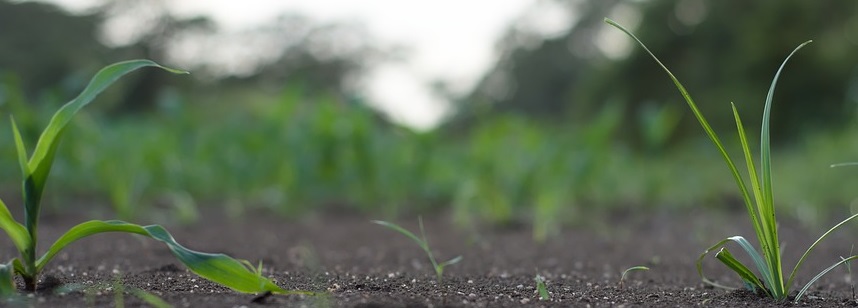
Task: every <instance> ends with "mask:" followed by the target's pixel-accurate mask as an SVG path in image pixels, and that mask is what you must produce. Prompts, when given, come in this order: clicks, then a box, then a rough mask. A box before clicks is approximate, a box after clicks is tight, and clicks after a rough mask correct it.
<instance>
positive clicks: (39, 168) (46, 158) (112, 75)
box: [13, 60, 187, 241]
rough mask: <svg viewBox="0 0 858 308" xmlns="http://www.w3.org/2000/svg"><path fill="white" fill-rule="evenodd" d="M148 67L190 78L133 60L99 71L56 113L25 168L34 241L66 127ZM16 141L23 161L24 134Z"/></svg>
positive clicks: (29, 224) (27, 218) (27, 211)
mask: <svg viewBox="0 0 858 308" xmlns="http://www.w3.org/2000/svg"><path fill="white" fill-rule="evenodd" d="M147 66H151V67H158V68H161V69H164V70H166V71H169V72H172V73H177V74H187V72H185V71H181V70H176V69H172V68H167V67H163V66H161V65H159V64H158V63H155V62H153V61H150V60H131V61H124V62H118V63H115V64H111V65H108V66H107V67H105V68H102V69H101V70H100V71H98V73H96V74H95V76H94V77H92V79H91V80H90V82H89V84H88V85H87V86H86V88H84V90H83V92H81V93H80V94H79V95H78V96H77V97H75V98H74V99H72V100H71V101H69V102H68V103H66V104H65V105H63V106H62V107H61V108H60V109H59V110H57V112H56V113H54V116H53V117H52V118H51V121H50V122H49V123H48V126H47V127H45V130H44V131H43V132H42V135H41V136H40V137H39V141H38V142H37V143H36V149H35V150H34V151H33V156H32V157H31V158H30V161H29V163H28V164H27V168H23V167H22V169H25V170H24V172H25V177H24V200H25V202H24V203H25V204H24V210H25V211H24V214H25V218H24V220H25V221H24V225H25V226H26V227H27V231H28V232H29V233H30V237H31V238H33V240H34V241H35V237H36V236H35V235H36V230H37V225H38V219H39V218H38V217H39V207H40V206H39V204H40V201H41V197H42V192H43V190H44V188H45V181H46V180H47V177H48V174H49V173H50V170H51V166H52V165H53V162H54V155H55V153H56V150H57V145H58V144H59V140H60V137H61V135H62V133H63V132H64V131H65V128H66V125H67V124H68V123H69V121H71V119H72V117H73V116H74V115H75V114H76V113H77V112H78V111H79V110H80V109H81V108H83V107H84V106H86V105H87V104H89V103H90V102H92V101H93V100H94V99H95V97H96V96H98V94H100V93H101V92H102V91H104V90H105V89H106V88H107V87H108V86H110V85H111V84H113V83H114V82H115V81H116V80H118V79H119V78H120V77H122V76H124V75H126V74H128V73H130V72H132V71H134V70H137V69H139V68H143V67H147ZM13 127H14V126H13ZM16 139H18V140H16V146H17V147H18V156H19V158H20V156H21V153H22V152H25V149H23V143H22V142H19V139H20V134H18V133H16Z"/></svg>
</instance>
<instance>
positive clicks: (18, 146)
mask: <svg viewBox="0 0 858 308" xmlns="http://www.w3.org/2000/svg"><path fill="white" fill-rule="evenodd" d="M9 119H10V120H11V121H12V133H13V134H14V136H15V150H16V151H17V152H18V163H19V164H20V165H21V174H22V178H25V179H26V178H27V176H29V175H30V167H28V166H27V148H26V147H24V139H23V138H21V131H20V130H18V125H17V124H15V118H14V117H9Z"/></svg>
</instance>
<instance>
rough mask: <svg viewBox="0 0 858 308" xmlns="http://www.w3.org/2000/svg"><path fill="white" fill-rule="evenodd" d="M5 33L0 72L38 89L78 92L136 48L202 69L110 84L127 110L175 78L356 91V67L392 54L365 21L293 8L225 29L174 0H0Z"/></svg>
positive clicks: (310, 91)
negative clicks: (56, 0)
mask: <svg viewBox="0 0 858 308" xmlns="http://www.w3.org/2000/svg"><path fill="white" fill-rule="evenodd" d="M0 37H2V38H3V39H2V40H0V75H3V74H13V75H17V76H18V78H17V80H19V83H20V84H22V85H24V86H25V87H26V89H25V93H26V95H27V96H28V97H31V98H32V97H34V96H36V95H40V94H42V93H43V92H44V90H45V89H55V88H58V87H61V88H67V91H68V92H69V93H72V92H74V91H77V90H79V89H80V88H82V87H83V86H84V85H85V83H86V82H87V81H88V79H86V77H85V76H89V75H90V74H91V73H92V71H94V70H95V69H97V68H98V67H101V66H103V65H105V64H107V63H111V62H115V61H120V60H126V59H133V58H148V59H153V60H155V61H157V62H160V63H163V64H167V65H169V66H173V67H179V68H183V69H187V70H191V71H193V72H194V76H195V77H197V78H193V79H192V78H177V77H176V76H169V74H166V75H165V74H158V73H157V72H154V71H141V72H139V73H136V74H133V75H131V76H129V79H128V80H125V81H123V82H122V83H121V84H119V85H117V87H114V88H113V89H111V90H110V91H108V92H106V93H105V95H106V96H114V98H115V99H109V100H108V101H115V102H120V103H119V104H117V105H114V106H108V107H106V108H108V109H112V110H114V111H115V112H120V113H134V112H138V111H142V110H149V109H151V108H152V107H153V106H155V105H156V103H157V102H158V101H159V100H161V99H163V98H164V97H167V96H168V94H169V93H172V92H173V91H167V90H168V88H169V87H181V88H183V91H182V92H183V93H193V92H199V93H206V94H209V92H211V91H212V89H213V88H216V89H219V90H222V91H233V90H235V89H240V88H242V87H246V86H247V85H250V84H252V85H254V86H256V87H258V86H268V87H269V88H273V89H274V90H275V91H278V92H279V91H280V89H282V88H283V86H285V85H287V84H293V85H294V84H299V85H301V86H302V87H303V88H304V93H306V94H307V95H308V96H323V95H329V94H337V95H341V96H349V95H346V93H351V92H352V91H353V90H355V89H354V88H353V87H354V84H355V81H354V80H356V76H357V75H358V74H359V73H360V72H362V71H363V70H364V69H366V68H367V67H368V66H370V65H372V64H373V63H374V62H373V61H374V60H377V59H382V58H383V57H384V55H385V54H386V52H385V50H384V49H385V47H378V46H375V45H373V43H374V42H373V40H372V39H371V37H370V36H369V34H368V33H367V32H366V31H365V30H364V29H363V28H361V27H359V26H358V25H352V24H319V23H317V22H315V21H313V20H310V19H308V18H304V17H301V16H297V15H288V14H286V15H283V16H281V17H279V18H276V19H274V20H270V21H260V23H259V24H258V26H256V27H254V28H249V29H245V30H237V31H236V30H227V29H223V28H220V27H219V25H218V24H217V23H216V22H214V21H213V20H211V19H209V18H208V17H204V16H196V17H184V16H178V15H176V14H175V13H173V11H172V9H171V2H170V1H167V0H103V1H102V2H101V3H100V4H99V5H97V6H95V7H94V8H92V9H90V10H89V11H88V13H85V14H82V15H75V14H71V13H69V12H67V11H63V10H61V9H59V8H58V7H57V6H55V5H52V4H44V3H38V2H19V1H14V2H10V1H8V0H0ZM77 72H80V73H77ZM201 80H207V81H211V82H212V83H208V84H205V83H200V82H199V81H201ZM214 82H217V86H215V85H214ZM62 97H66V95H65V94H64V95H62Z"/></svg>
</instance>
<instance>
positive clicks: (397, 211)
mask: <svg viewBox="0 0 858 308" xmlns="http://www.w3.org/2000/svg"><path fill="white" fill-rule="evenodd" d="M4 93H6V95H3V96H0V101H2V105H0V106H2V107H0V108H2V111H3V113H5V114H8V113H13V114H14V115H15V117H16V120H18V122H19V125H20V126H21V127H22V130H23V133H24V135H25V138H26V139H28V140H31V142H30V143H32V140H35V138H36V137H37V136H35V135H34V134H35V129H36V128H38V127H41V125H44V123H45V122H46V121H47V119H48V116H49V112H39V111H38V110H42V109H44V110H47V111H50V110H53V109H52V108H50V107H51V106H56V105H59V104H60V103H62V102H64V100H63V98H57V101H56V102H51V101H47V102H41V103H40V104H36V105H35V106H44V108H35V109H33V108H32V107H28V106H30V105H28V104H25V103H24V102H23V101H21V100H20V99H16V98H15V96H14V95H9V93H11V92H10V91H9V87H6V91H5V92H4ZM102 99H105V98H102ZM162 103H163V104H161V106H160V107H159V109H158V110H156V111H154V112H151V113H146V114H143V115H134V116H128V115H124V116H111V115H108V114H106V113H104V112H99V111H98V110H97V108H95V109H93V110H94V111H85V112H83V113H82V114H81V115H80V117H79V118H77V119H75V120H74V121H73V123H72V127H71V129H70V130H69V132H68V134H69V135H70V136H69V137H68V138H66V139H65V140H64V142H63V144H62V145H61V146H60V150H59V151H60V154H59V155H58V158H57V162H56V165H55V167H56V168H55V170H54V171H53V173H52V175H51V176H52V177H54V180H52V182H53V183H63V185H62V186H59V184H57V185H53V186H50V185H49V187H48V189H49V190H51V191H52V192H51V193H49V194H47V195H48V196H54V197H53V199H48V200H46V203H47V204H46V206H48V207H49V208H51V207H53V208H59V207H63V206H64V200H69V198H71V199H72V200H86V201H91V202H92V203H93V204H96V207H95V208H96V209H112V210H115V211H117V214H118V215H119V216H120V217H122V218H132V217H141V216H142V217H146V216H152V215H163V214H164V213H169V215H170V216H173V217H178V218H179V219H180V220H183V221H193V220H194V219H195V217H196V215H197V213H198V212H199V211H201V210H205V209H207V208H224V209H225V210H226V211H227V212H229V213H233V214H236V215H240V214H241V213H242V212H244V211H246V210H249V209H268V210H272V211H274V212H277V213H280V214H282V215H284V217H287V216H292V215H300V214H306V213H309V212H312V211H320V210H325V209H337V210H340V209H342V208H343V207H347V208H353V209H355V210H357V211H363V212H371V213H375V214H377V215H382V216H388V217H392V216H395V215H404V214H407V215H414V214H420V213H426V212H430V211H437V210H443V209H450V210H451V212H452V213H453V214H454V217H455V219H456V220H457V221H458V222H460V223H462V224H471V223H490V224H508V223H521V222H525V223H527V222H535V223H534V232H535V233H534V235H535V236H536V237H537V238H544V237H545V236H548V235H550V234H551V233H552V232H554V231H555V230H556V228H557V227H559V226H562V225H564V224H574V223H583V222H586V221H587V220H588V219H590V217H592V216H590V215H591V214H599V213H606V212H607V211H608V210H612V209H622V208H635V209H644V210H651V209H656V208H681V207H699V206H709V207H712V208H719V207H722V208H723V207H726V206H729V205H730V204H731V203H733V204H734V205H733V206H735V204H738V203H737V201H738V199H737V197H736V196H734V194H735V192H734V190H735V187H734V184H733V183H732V180H731V178H730V174H729V173H728V172H727V171H725V170H724V168H723V166H722V164H723V162H721V160H720V159H719V158H718V157H716V156H715V154H717V153H715V151H713V150H712V148H711V145H710V144H708V142H707V141H706V140H697V141H689V142H686V143H683V144H678V145H670V146H667V145H665V144H664V140H663V139H664V138H662V137H659V136H661V135H664V134H665V133H664V132H660V131H663V130H669V129H670V128H669V127H667V128H665V127H659V126H658V125H660V124H659V123H664V121H663V120H661V121H650V122H645V123H651V124H649V125H650V126H649V127H642V128H641V130H644V131H647V132H649V133H648V135H651V136H652V138H648V140H647V141H646V142H647V143H646V145H647V146H645V147H644V148H645V150H642V149H640V148H641V147H640V146H638V147H632V146H629V145H627V144H625V143H623V142H619V141H618V140H620V139H619V138H617V136H618V135H620V134H622V133H623V132H621V131H618V129H617V128H618V127H619V125H618V124H619V123H618V121H619V117H617V116H616V114H617V112H616V110H614V109H613V108H611V107H610V106H607V107H605V108H604V110H603V111H602V112H601V115H599V116H598V117H596V118H594V119H592V120H591V121H589V122H587V123H549V122H543V121H538V120H534V119H530V118H527V117H524V116H517V115H493V116H491V117H486V118H479V119H477V120H476V121H475V122H474V123H473V126H472V127H468V128H461V129H453V128H445V127H442V128H441V129H438V130H435V131H431V132H415V131H411V130H409V129H406V128H402V127H396V126H393V125H391V124H388V123H387V122H386V121H383V120H382V119H381V118H379V116H378V115H377V114H376V113H374V112H373V111H372V110H370V109H368V108H366V107H363V106H362V105H360V104H357V103H354V102H347V101H342V100H339V99H335V98H326V97H315V98H307V97H306V96H305V95H304V94H303V93H302V91H301V89H300V88H297V87H293V88H289V89H287V90H286V91H285V92H284V93H282V94H279V95H264V94H253V92H246V93H245V92H242V93H235V95H227V96H217V95H212V96H211V97H203V96H200V97H197V98H190V99H186V98H183V97H181V96H178V95H177V96H175V97H168V98H165V99H163V102H162ZM95 105H99V102H96V103H95ZM723 111H724V112H729V106H728V105H726V104H725V106H724V108H723ZM749 117H751V115H749ZM2 119H3V120H2V121H0V122H4V123H5V124H0V131H6V133H0V173H2V174H3V177H2V178H0V182H2V183H3V184H4V187H6V188H5V189H3V191H4V192H9V191H14V190H15V189H16V188H17V187H18V185H20V183H18V182H17V179H18V177H17V174H16V173H17V172H18V170H16V168H17V167H16V166H17V165H16V162H15V150H14V146H13V142H12V134H11V132H10V131H7V130H9V124H8V120H7V119H8V118H6V117H3V118H2ZM662 126H663V125H662ZM721 133H722V134H723V135H724V136H727V137H725V138H726V139H727V140H725V141H726V142H728V146H730V145H731V144H730V143H732V142H734V141H735V140H730V139H731V137H729V136H735V133H734V132H721ZM699 135H701V136H702V135H703V134H702V133H700V134H699ZM752 135H753V133H752ZM798 138H800V139H798V140H797V141H796V142H794V143H793V145H792V146H790V147H788V148H782V149H779V150H777V151H776V152H775V154H774V158H773V164H774V172H775V178H776V179H778V181H779V182H778V183H776V185H777V187H778V190H776V191H775V195H776V202H777V203H778V206H779V207H781V208H783V209H784V210H782V211H781V212H780V213H784V214H787V215H789V214H792V215H796V216H797V217H799V218H802V219H803V220H806V221H809V222H814V221H817V220H819V219H821V218H823V217H824V216H825V215H827V213H836V214H838V215H842V214H843V213H846V212H850V211H852V207H853V203H854V202H853V200H856V197H858V192H856V191H855V190H854V189H853V188H854V187H858V171H856V170H855V169H854V168H835V169H832V168H829V167H828V166H829V165H830V164H832V163H837V162H843V161H854V160H858V143H856V142H855V140H857V139H858V128H856V127H853V128H852V129H848V130H846V131H845V132H844V133H839V134H834V133H826V134H818V135H808V136H800V137H798ZM752 142H753V141H752ZM731 148H733V149H736V150H734V152H736V153H738V151H737V150H738V148H737V147H735V146H731ZM73 203H74V204H76V205H75V206H79V205H77V204H78V203H80V202H73ZM854 205H855V206H858V203H856V204H854ZM829 211H830V212H829Z"/></svg>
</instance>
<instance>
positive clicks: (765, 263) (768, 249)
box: [605, 18, 858, 302]
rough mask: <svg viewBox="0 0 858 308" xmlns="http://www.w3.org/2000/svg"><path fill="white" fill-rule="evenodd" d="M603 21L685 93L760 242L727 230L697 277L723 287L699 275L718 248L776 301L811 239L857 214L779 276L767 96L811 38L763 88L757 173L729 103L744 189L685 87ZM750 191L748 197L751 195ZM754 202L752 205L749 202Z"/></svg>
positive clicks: (789, 284)
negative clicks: (738, 252) (735, 251)
mask: <svg viewBox="0 0 858 308" xmlns="http://www.w3.org/2000/svg"><path fill="white" fill-rule="evenodd" d="M605 22H607V23H608V24H610V25H612V26H614V27H616V28H618V29H620V30H621V31H623V32H625V33H626V34H627V35H629V36H630V37H631V38H632V39H634V40H635V41H636V42H637V43H638V44H639V45H640V46H641V47H642V48H643V49H644V50H645V51H646V52H647V53H648V54H649V55H650V56H652V58H653V59H654V60H655V62H656V63H658V65H659V66H660V67H661V68H662V69H664V71H665V72H666V73H667V75H668V76H669V77H670V79H671V80H672V81H673V84H674V85H676V88H677V89H678V90H679V93H680V94H681V95H682V97H683V98H685V101H686V102H687V103H688V107H690V108H691V111H692V112H693V113H694V116H695V117H696V118H697V121H698V122H700V125H701V126H702V127H703V130H705V131H706V134H707V135H708V136H709V139H710V140H711V141H712V143H714V144H715V147H716V148H717V149H718V151H719V152H720V153H721V157H722V158H723V159H724V162H726V164H727V167H728V168H729V169H730V172H731V173H732V174H733V178H734V180H735V182H736V185H737V186H738V188H739V191H740V192H741V195H742V199H743V201H744V203H745V207H746V209H747V211H748V216H749V217H750V218H751V222H752V224H753V226H754V231H755V233H756V235H757V240H758V241H759V243H760V246H761V248H762V254H760V253H759V252H758V251H757V250H756V249H755V248H754V246H753V245H751V243H750V242H749V241H748V240H746V239H745V238H744V237H742V236H731V237H728V238H726V239H724V240H722V241H720V242H718V243H716V244H715V245H713V246H712V247H709V248H708V249H706V251H704V252H703V254H701V255H700V257H699V258H698V259H697V272H698V273H699V274H700V276H701V277H702V279H703V281H704V282H705V283H707V284H710V285H713V286H716V287H722V288H728V287H726V286H722V285H720V284H718V283H716V282H714V281H712V280H709V279H708V278H706V276H705V275H703V265H702V262H703V259H704V258H705V257H706V256H707V255H708V254H709V253H710V252H712V251H715V250H718V252H717V253H716V254H715V258H716V259H718V260H719V261H721V263H723V264H724V265H726V266H727V267H728V268H729V269H730V270H732V271H734V272H735V273H736V274H738V275H739V277H740V278H741V279H742V281H743V282H744V284H745V286H749V287H750V288H751V289H753V290H754V291H757V292H760V293H764V294H765V295H766V296H769V297H771V298H774V299H776V300H779V301H783V300H786V299H787V297H788V296H789V290H790V288H791V287H792V284H793V280H794V279H795V274H796V272H797V271H798V269H799V268H800V267H801V265H802V264H803V263H804V261H805V260H806V258H807V256H808V255H809V254H810V252H811V251H813V249H814V248H816V245H817V244H819V242H821V241H822V240H823V239H825V238H826V237H827V236H828V235H829V234H831V232H833V231H834V230H836V229H837V228H839V227H840V226H842V225H844V224H846V223H847V222H849V221H850V220H852V219H854V218H856V217H858V214H855V215H852V216H850V217H849V218H846V219H845V220H843V221H842V222H840V223H838V224H836V225H834V227H832V228H831V229H829V230H828V231H826V232H825V233H823V234H822V236H820V237H819V238H818V239H817V240H816V241H815V242H813V244H811V245H810V246H809V247H808V248H807V250H806V251H805V252H804V254H803V255H802V256H801V258H799V260H798V262H797V263H796V265H795V267H793V270H792V273H790V275H789V279H786V281H785V279H784V273H783V272H782V265H781V259H782V256H781V253H782V252H781V247H780V240H779V238H778V223H777V220H776V219H775V206H774V204H775V203H774V198H773V193H772V186H773V185H772V171H771V144H770V141H769V140H770V134H769V119H770V117H771V109H772V99H773V97H774V92H775V86H776V85H777V81H778V77H779V76H780V74H781V71H783V68H784V66H785V65H786V63H787V61H789V59H790V57H792V56H793V55H794V54H795V53H796V52H797V51H798V50H799V49H801V48H802V47H804V46H805V45H807V44H809V43H810V42H811V41H807V42H804V43H802V44H801V45H799V46H798V47H796V48H795V49H794V50H793V51H792V52H791V53H790V54H789V55H788V56H787V57H786V59H784V61H783V62H782V63H781V66H780V67H779V68H778V70H777V72H776V73H775V76H774V78H773V80H772V83H771V86H770V87H769V91H768V94H767V95H766V102H765V107H764V110H763V119H762V128H761V129H760V165H761V170H760V173H757V167H756V166H755V163H754V159H753V157H752V155H751V149H750V146H749V145H748V138H747V136H746V134H745V128H744V126H743V125H742V120H741V119H740V118H739V112H738V110H737V109H736V105H732V108H733V117H734V118H735V120H736V128H737V130H738V133H739V142H740V144H741V145H742V152H743V153H744V159H745V164H746V165H747V168H748V177H749V178H750V181H751V187H750V190H749V189H748V186H747V185H746V184H745V180H744V178H743V177H742V175H741V174H740V173H739V170H738V168H737V167H736V165H735V164H734V163H733V159H731V158H730V155H729V154H728V153H727V150H726V149H725V148H724V145H723V144H722V143H721V139H720V138H718V135H717V134H716V133H715V131H714V130H713V129H712V128H711V127H710V126H709V122H708V121H706V118H705V117H704V116H703V114H702V113H701V112H700V110H699V109H698V108H697V105H696V104H695V103H694V100H693V99H691V95H690V94H688V91H687V90H685V87H684V86H682V84H681V83H680V82H679V80H678V79H676V77H675V76H674V75H673V73H671V72H670V70H668V69H667V67H666V66H664V64H662V63H661V61H659V60H658V58H657V57H656V56H655V55H654V54H653V53H652V52H651V51H650V50H649V49H648V48H647V47H646V46H645V45H644V44H643V42H641V41H640V40H639V39H638V38H637V37H636V36H635V35H634V34H632V33H631V32H630V31H629V30H627V29H625V28H623V27H622V26H620V25H619V24H617V23H616V22H614V21H612V20H610V19H607V18H606V19H605ZM752 195H753V197H752ZM755 205H756V206H755ZM731 242H732V243H736V244H738V245H739V247H741V248H742V249H743V250H744V251H745V252H746V253H747V254H748V255H749V256H750V257H751V260H752V261H753V263H754V265H755V267H756V268H757V272H758V274H759V275H757V273H754V272H753V271H751V269H750V268H748V266H746V265H745V264H744V263H742V262H741V261H739V260H738V259H736V258H735V257H734V256H733V255H732V254H731V253H730V251H729V250H728V249H727V247H726V246H727V244H729V243H731ZM856 258H858V255H853V256H850V257H847V258H842V259H841V260H840V261H839V262H837V263H834V264H833V265H831V266H830V267H828V268H826V269H824V270H822V271H821V272H820V273H819V274H817V275H816V276H814V277H813V278H812V279H810V281H808V282H807V284H805V285H804V287H803V288H802V289H801V290H799V291H798V294H797V295H796V296H795V301H796V302H798V301H799V300H801V297H802V296H803V295H804V293H805V292H807V290H808V288H810V286H811V284H813V283H814V282H816V281H817V280H818V279H819V278H821V277H822V276H823V275H825V274H826V273H828V272H829V271H831V270H832V269H834V268H835V267H837V266H839V265H841V264H844V263H848V262H849V261H851V260H854V259H856Z"/></svg>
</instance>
